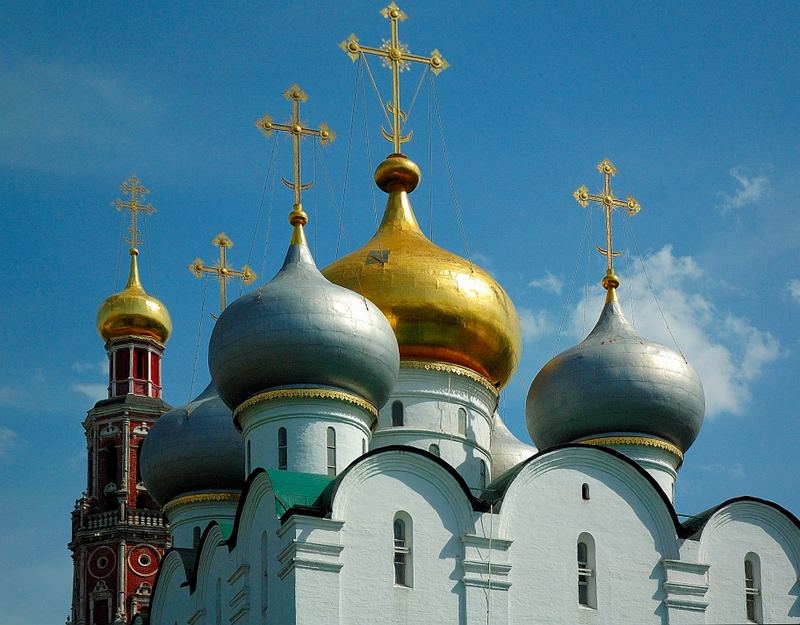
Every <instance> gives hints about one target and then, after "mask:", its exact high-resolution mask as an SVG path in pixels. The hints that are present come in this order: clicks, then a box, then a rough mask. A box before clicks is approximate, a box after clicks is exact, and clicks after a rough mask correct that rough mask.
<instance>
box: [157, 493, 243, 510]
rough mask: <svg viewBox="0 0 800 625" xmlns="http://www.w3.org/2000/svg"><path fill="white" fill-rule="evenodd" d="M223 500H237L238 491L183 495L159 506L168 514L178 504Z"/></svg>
mask: <svg viewBox="0 0 800 625" xmlns="http://www.w3.org/2000/svg"><path fill="white" fill-rule="evenodd" d="M225 501H239V493H197V494H195V495H184V496H183V497H176V498H175V499H173V500H172V501H168V502H167V503H166V504H164V506H163V507H162V508H161V512H163V513H164V514H169V511H170V510H172V509H173V508H177V507H178V506H185V505H187V504H190V503H205V502H214V503H222V502H225Z"/></svg>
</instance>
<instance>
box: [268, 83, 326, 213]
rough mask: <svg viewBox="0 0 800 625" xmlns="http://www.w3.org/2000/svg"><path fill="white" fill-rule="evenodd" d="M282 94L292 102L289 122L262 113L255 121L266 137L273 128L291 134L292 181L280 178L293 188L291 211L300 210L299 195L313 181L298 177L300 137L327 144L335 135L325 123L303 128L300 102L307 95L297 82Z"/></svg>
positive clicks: (303, 100)
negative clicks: (292, 153)
mask: <svg viewBox="0 0 800 625" xmlns="http://www.w3.org/2000/svg"><path fill="white" fill-rule="evenodd" d="M283 95H284V97H285V98H286V99H287V100H289V101H290V102H291V103H292V119H291V122H290V123H288V124H276V123H275V122H273V121H272V118H271V117H270V116H269V115H264V117H262V118H261V119H259V120H258V121H257V122H256V126H257V127H258V129H259V130H261V132H263V133H264V136H266V137H269V136H270V135H271V134H272V131H273V130H274V131H279V132H288V133H289V134H291V136H292V147H293V152H294V181H292V182H290V181H288V180H286V178H284V177H283V176H281V180H283V184H285V185H286V186H287V187H289V188H290V189H294V210H293V211H292V212H302V210H303V208H302V204H301V203H300V195H301V193H302V192H303V191H306V190H308V189H310V188H311V186H312V185H313V182H306V183H303V182H302V179H301V177H300V139H301V138H302V137H303V136H308V137H319V140H320V143H321V144H322V145H328V144H329V143H330V142H331V141H333V140H334V139H335V138H336V135H335V134H334V132H333V131H332V130H331V129H330V128H328V126H327V125H326V124H320V125H319V129H314V128H305V127H304V126H303V124H302V122H301V121H300V103H301V102H305V101H306V100H308V95H306V92H305V91H303V90H302V89H301V88H300V87H299V86H298V85H297V84H294V85H292V86H291V87H289V88H288V89H287V90H286V91H284V92H283Z"/></svg>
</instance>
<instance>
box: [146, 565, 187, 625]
mask: <svg viewBox="0 0 800 625" xmlns="http://www.w3.org/2000/svg"><path fill="white" fill-rule="evenodd" d="M185 583H186V570H185V568H184V563H183V559H182V558H181V556H180V554H179V553H178V552H177V551H171V552H170V553H168V554H167V555H166V556H165V557H164V559H163V560H162V561H161V564H160V566H159V571H158V579H157V582H156V585H155V588H154V589H153V596H152V598H151V603H150V625H174V624H175V623H186V622H187V618H188V616H189V615H188V606H189V589H188V587H187V586H186V585H185Z"/></svg>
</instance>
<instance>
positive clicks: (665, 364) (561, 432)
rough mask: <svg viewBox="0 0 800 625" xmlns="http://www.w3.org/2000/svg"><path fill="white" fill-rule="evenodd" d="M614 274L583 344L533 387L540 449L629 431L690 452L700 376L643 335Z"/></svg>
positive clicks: (700, 398)
mask: <svg viewBox="0 0 800 625" xmlns="http://www.w3.org/2000/svg"><path fill="white" fill-rule="evenodd" d="M618 284H619V279H618V278H617V277H616V276H614V275H613V274H612V273H609V274H608V275H607V276H606V278H605V279H604V281H603V286H604V287H605V288H606V289H608V295H607V297H606V304H605V307H604V308H603V312H602V314H601V315H600V319H599V320H598V322H597V325H595V327H594V329H593V330H592V331H591V333H590V334H589V336H587V337H586V338H585V339H584V340H583V341H582V342H581V343H580V344H579V345H576V346H575V347H572V348H570V349H568V350H566V351H564V352H562V353H561V354H559V355H558V356H556V357H555V358H553V359H552V360H550V362H548V363H547V364H546V365H545V366H544V367H543V368H542V370H541V371H540V372H539V374H538V375H537V376H536V378H535V379H534V380H533V383H532V384H531V387H530V390H529V391H528V400H527V405H526V413H527V421H528V432H530V435H531V438H532V439H533V441H534V442H535V443H536V444H537V446H538V447H539V448H540V449H545V448H548V447H552V446H553V445H559V444H561V443H568V442H574V441H577V442H580V441H588V440H590V439H593V438H595V439H596V438H598V437H608V436H619V435H627V436H634V437H637V436H638V437H642V438H644V439H647V442H645V444H652V440H651V439H658V440H660V441H666V442H667V443H670V444H671V445H674V446H675V447H677V448H678V450H679V451H680V452H681V453H683V452H685V451H686V450H687V449H689V447H690V446H691V445H692V443H693V442H694V440H695V438H696V437H697V435H698V433H699V432H700V426H701V425H702V422H703V413H704V411H705V397H704V395H703V386H702V384H701V383H700V378H699V377H698V376H697V373H696V372H695V370H694V369H693V368H692V366H691V365H690V364H688V363H687V362H686V360H685V359H684V358H683V356H682V355H681V354H679V353H677V352H675V351H674V350H672V349H670V348H668V347H665V346H663V345H659V344H658V343H654V342H652V341H648V340H647V339H644V338H642V337H641V336H639V335H638V334H637V333H636V331H635V330H634V328H633V327H632V326H631V325H630V324H629V323H628V322H627V321H626V319H625V317H624V316H623V314H622V309H621V307H620V305H619V302H618V301H617V297H616V288H615V287H616V286H618Z"/></svg>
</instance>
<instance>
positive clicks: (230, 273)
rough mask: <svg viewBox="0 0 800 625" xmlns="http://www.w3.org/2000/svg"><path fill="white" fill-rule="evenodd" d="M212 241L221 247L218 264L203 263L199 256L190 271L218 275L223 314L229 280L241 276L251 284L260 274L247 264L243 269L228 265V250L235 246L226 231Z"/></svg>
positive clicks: (190, 266)
mask: <svg viewBox="0 0 800 625" xmlns="http://www.w3.org/2000/svg"><path fill="white" fill-rule="evenodd" d="M211 243H212V244H214V246H216V247H218V248H219V262H218V263H217V264H216V265H211V266H206V265H204V264H203V259H202V258H200V257H197V258H195V259H194V260H193V261H192V264H191V265H189V271H191V272H192V273H193V274H194V275H195V276H197V277H198V278H202V277H203V274H204V273H210V274H213V275H215V276H216V277H217V280H218V281H219V312H220V314H222V312H223V311H224V310H225V308H226V307H227V305H228V296H227V284H228V280H230V279H231V278H241V280H242V282H244V283H245V284H250V283H251V282H252V281H253V280H255V279H256V278H257V277H258V276H257V275H256V272H255V271H253V270H252V269H250V267H248V266H247V265H244V266H243V267H242V270H241V271H237V270H236V269H234V268H233V267H231V266H230V265H228V258H227V250H228V249H229V248H231V247H233V241H231V240H230V239H229V238H228V235H226V234H225V233H224V232H220V233H219V234H218V235H217V236H215V237H214V238H213V239H212V240H211Z"/></svg>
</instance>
